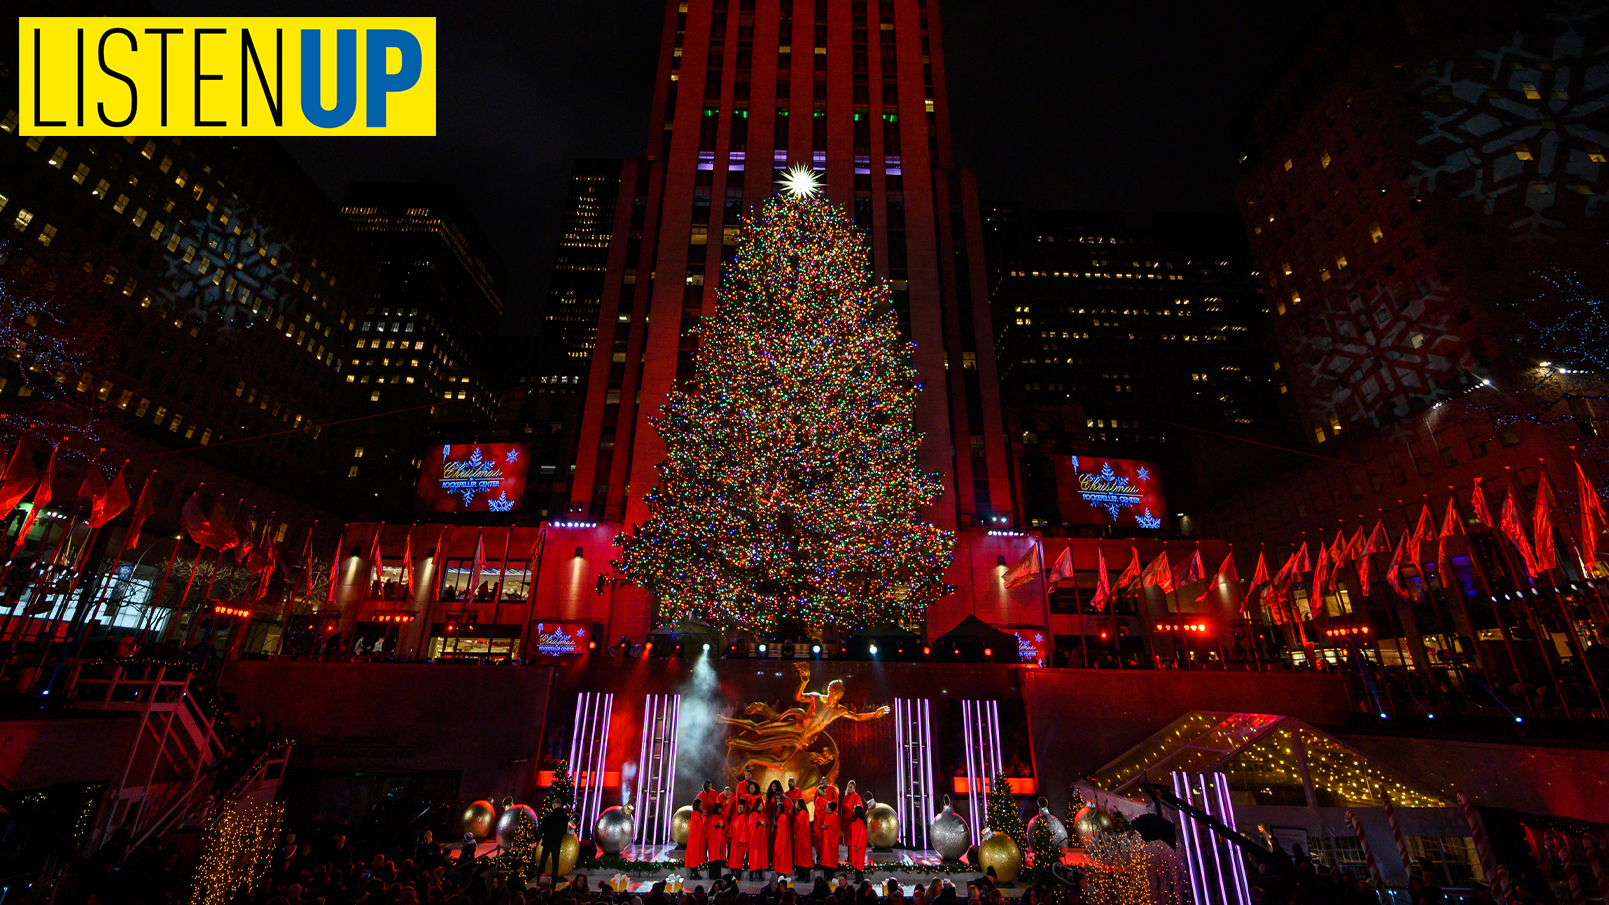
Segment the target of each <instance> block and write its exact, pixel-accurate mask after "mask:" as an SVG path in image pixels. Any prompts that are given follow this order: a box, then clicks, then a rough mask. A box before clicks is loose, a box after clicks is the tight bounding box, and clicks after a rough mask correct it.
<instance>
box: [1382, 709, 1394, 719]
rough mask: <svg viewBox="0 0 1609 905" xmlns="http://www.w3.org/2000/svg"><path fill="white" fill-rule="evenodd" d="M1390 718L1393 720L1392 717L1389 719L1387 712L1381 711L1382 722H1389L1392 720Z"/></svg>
mask: <svg viewBox="0 0 1609 905" xmlns="http://www.w3.org/2000/svg"><path fill="white" fill-rule="evenodd" d="M1390 718H1391V717H1389V716H1387V715H1386V712H1385V711H1384V710H1382V711H1380V719H1382V720H1388V719H1390Z"/></svg>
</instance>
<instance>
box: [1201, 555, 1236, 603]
mask: <svg viewBox="0 0 1609 905" xmlns="http://www.w3.org/2000/svg"><path fill="white" fill-rule="evenodd" d="M1197 555H1199V554H1197ZM1226 584H1227V585H1230V586H1232V587H1234V588H1235V590H1237V591H1238V590H1240V576H1239V575H1238V574H1236V572H1235V554H1234V551H1232V550H1231V551H1229V552H1228V553H1225V554H1224V561H1223V563H1222V564H1221V565H1219V566H1218V571H1216V572H1214V573H1212V580H1211V581H1209V582H1207V587H1206V588H1205V589H1204V590H1202V592H1201V596H1200V597H1197V598H1196V603H1205V602H1206V600H1207V595H1208V594H1211V593H1212V590H1213V588H1217V587H1221V586H1223V585H1226Z"/></svg>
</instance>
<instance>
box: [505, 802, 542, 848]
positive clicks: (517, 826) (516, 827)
mask: <svg viewBox="0 0 1609 905" xmlns="http://www.w3.org/2000/svg"><path fill="white" fill-rule="evenodd" d="M522 828H523V830H524V831H525V834H526V836H525V838H526V839H528V840H534V839H535V838H536V812H535V811H533V810H531V808H530V807H529V806H528V805H523V804H516V805H513V806H511V807H507V808H504V809H503V814H502V816H500V817H498V818H497V843H498V844H499V845H501V846H502V847H504V848H513V847H514V845H515V841H514V840H515V836H516V834H518V833H519V832H520V830H521V829H522ZM526 844H527V845H529V844H530V843H529V842H527V843H526Z"/></svg>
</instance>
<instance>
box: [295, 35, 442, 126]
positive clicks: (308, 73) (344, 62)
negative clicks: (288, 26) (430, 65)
mask: <svg viewBox="0 0 1609 905" xmlns="http://www.w3.org/2000/svg"><path fill="white" fill-rule="evenodd" d="M321 37H322V32H321V31H319V30H318V29H316V28H308V29H303V30H302V115H303V116H306V117H307V121H308V122H310V123H312V124H313V125H315V126H318V127H319V128H320V129H336V128H339V127H341V126H344V125H346V122H347V120H349V119H351V118H352V114H353V113H354V112H356V110H357V107H358V33H357V30H356V29H351V28H342V29H338V30H337V31H336V32H335V107H334V108H333V109H330V110H326V109H324V94H323V88H322V84H323V68H324V67H323V64H322V60H323V57H322V56H321V47H320V45H321V43H322V41H321ZM417 46H418V45H417V44H415V47H416V48H417ZM380 59H381V61H382V62H381V67H382V68H383V67H384V65H385V63H384V60H385V57H384V56H383V55H382V56H381V57H380ZM416 77H417V76H416ZM370 90H371V91H372V90H373V89H372V88H371V89H370ZM381 117H382V118H383V117H384V114H383V113H382V114H381ZM370 118H371V120H372V118H373V115H372V114H371V115H370ZM370 125H373V123H372V122H371V123H370Z"/></svg>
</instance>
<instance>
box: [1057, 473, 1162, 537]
mask: <svg viewBox="0 0 1609 905" xmlns="http://www.w3.org/2000/svg"><path fill="white" fill-rule="evenodd" d="M1056 499H1057V503H1058V504H1059V505H1060V507H1061V516H1062V519H1063V520H1065V521H1069V522H1073V523H1074V524H1079V525H1121V526H1123V527H1125V528H1162V527H1165V526H1166V525H1167V511H1168V510H1167V504H1166V503H1165V502H1164V501H1163V499H1162V477H1161V475H1159V474H1158V473H1157V469H1156V465H1155V464H1153V463H1151V462H1139V461H1135V460H1133V459H1106V458H1101V457H1099V456H1071V457H1066V456H1063V457H1060V458H1058V459H1057V460H1056Z"/></svg>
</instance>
